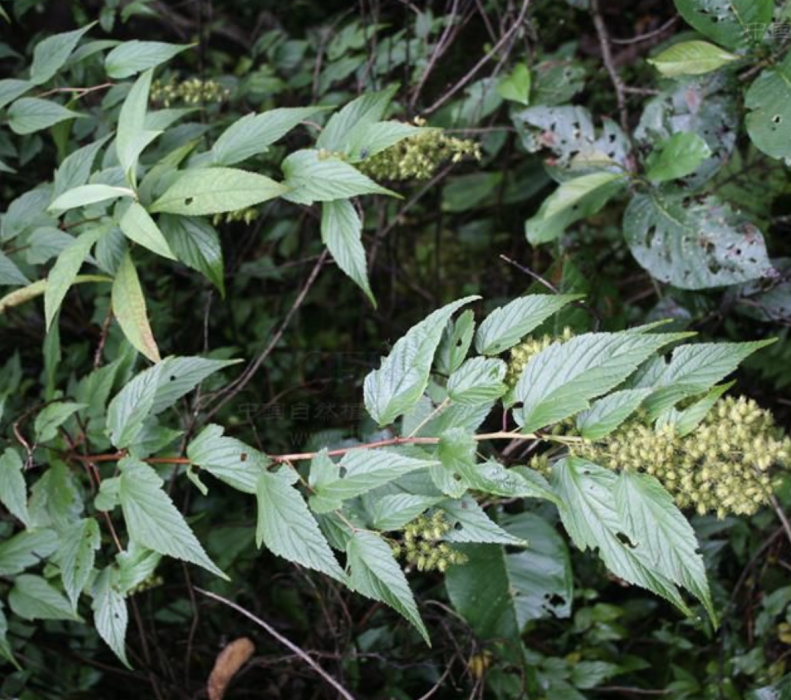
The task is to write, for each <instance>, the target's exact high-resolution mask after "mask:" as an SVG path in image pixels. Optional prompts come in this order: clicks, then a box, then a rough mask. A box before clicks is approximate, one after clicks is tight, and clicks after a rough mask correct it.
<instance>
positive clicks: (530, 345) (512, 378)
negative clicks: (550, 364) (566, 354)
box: [505, 328, 574, 389]
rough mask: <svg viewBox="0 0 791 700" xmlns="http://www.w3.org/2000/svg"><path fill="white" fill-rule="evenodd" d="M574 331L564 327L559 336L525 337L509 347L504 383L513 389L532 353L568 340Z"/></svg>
mask: <svg viewBox="0 0 791 700" xmlns="http://www.w3.org/2000/svg"><path fill="white" fill-rule="evenodd" d="M573 335H574V333H573V332H572V330H571V328H564V329H563V333H562V334H561V335H560V336H553V335H544V336H541V337H540V338H530V337H528V338H526V339H525V340H523V341H522V342H521V343H519V345H515V346H514V347H513V348H511V354H510V357H509V358H508V369H507V370H506V373H505V383H506V385H507V386H508V387H509V388H511V389H513V388H514V387H515V386H516V383H517V382H518V381H519V377H521V376H522V370H524V368H525V366H526V365H527V363H528V362H530V359H531V358H532V357H533V356H534V355H538V353H540V352H541V351H542V350H546V349H547V348H548V347H549V346H550V345H552V343H556V342H565V341H567V340H570V339H571V338H572V336H573Z"/></svg>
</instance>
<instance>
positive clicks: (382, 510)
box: [371, 493, 444, 531]
mask: <svg viewBox="0 0 791 700" xmlns="http://www.w3.org/2000/svg"><path fill="white" fill-rule="evenodd" d="M443 500H444V498H443V497H442V496H420V495H416V494H412V493H397V494H390V495H387V496H382V497H381V498H379V499H377V500H376V503H374V506H373V508H372V512H371V518H372V520H373V526H374V527H375V528H376V529H377V530H384V531H386V530H400V529H401V528H402V527H404V525H406V524H407V523H408V522H411V521H412V520H414V519H415V518H417V517H418V516H419V515H420V514H421V513H423V512H424V511H425V510H427V509H428V508H431V507H432V506H435V505H437V503H440V502H441V501H443Z"/></svg>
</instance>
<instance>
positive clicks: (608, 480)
mask: <svg viewBox="0 0 791 700" xmlns="http://www.w3.org/2000/svg"><path fill="white" fill-rule="evenodd" d="M552 485H553V486H554V487H555V490H556V491H557V493H558V496H560V499H561V501H562V502H563V507H561V509H560V517H561V520H562V521H563V525H564V526H565V528H566V530H567V531H568V533H569V535H570V536H571V539H572V540H574V543H575V544H576V545H577V547H579V548H580V549H581V550H582V551H585V550H586V549H591V550H595V549H598V550H599V556H601V558H602V560H603V561H604V563H605V564H606V566H607V568H608V569H609V570H610V571H612V573H614V574H615V575H616V576H618V577H620V578H622V579H624V580H625V581H627V582H629V583H632V584H635V585H638V586H642V587H643V588H647V589H648V590H650V591H653V592H654V593H656V594H657V595H660V596H662V597H663V598H665V599H666V600H668V601H670V602H671V603H673V605H675V606H676V607H677V608H679V609H680V610H682V611H683V612H684V613H685V614H687V615H690V616H691V615H692V612H691V610H690V609H689V607H687V605H686V603H685V602H684V599H683V598H682V597H681V594H680V593H679V591H678V588H677V587H676V584H675V583H674V582H673V580H672V579H671V578H670V577H669V576H668V571H670V569H669V568H668V566H667V562H661V563H658V562H657V561H656V558H655V556H653V553H652V552H651V551H650V549H649V546H648V545H647V544H646V543H645V542H644V541H643V540H642V539H641V538H640V537H638V534H636V533H634V532H632V529H631V525H630V523H629V522H626V521H625V519H624V514H623V512H619V510H618V509H617V506H616V503H615V490H616V488H617V485H618V476H617V475H616V474H615V473H614V472H612V471H609V470H607V469H604V468H603V467H600V466H598V465H596V464H593V463H592V462H588V461H586V460H584V459H579V458H576V457H570V458H567V459H564V460H561V461H560V462H558V463H557V464H555V466H554V468H553V470H552Z"/></svg>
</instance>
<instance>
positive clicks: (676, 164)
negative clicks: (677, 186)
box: [645, 131, 711, 182]
mask: <svg viewBox="0 0 791 700" xmlns="http://www.w3.org/2000/svg"><path fill="white" fill-rule="evenodd" d="M710 156H711V149H710V148H709V146H708V144H707V143H706V142H705V141H704V140H703V139H702V138H701V137H700V136H698V134H696V133H694V132H691V131H680V132H679V133H677V134H673V136H671V137H670V138H669V139H665V140H664V141H660V142H659V143H658V144H657V145H656V148H654V150H653V151H652V152H651V155H650V156H648V158H647V160H646V163H645V165H646V175H647V176H648V179H649V180H651V181H652V182H667V181H668V180H676V179H677V178H680V177H686V176H687V175H690V174H692V173H694V172H695V171H696V170H697V169H698V168H699V167H700V164H701V163H702V162H703V161H704V160H706V158H709V157H710Z"/></svg>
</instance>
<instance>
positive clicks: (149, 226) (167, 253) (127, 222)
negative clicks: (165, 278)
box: [118, 202, 176, 260]
mask: <svg viewBox="0 0 791 700" xmlns="http://www.w3.org/2000/svg"><path fill="white" fill-rule="evenodd" d="M118 225H119V226H120V228H121V232H122V233H123V234H124V235H125V236H126V237H127V238H129V239H130V240H132V241H134V242H135V243H139V244H140V245H141V246H143V247H144V248H148V249H149V250H150V251H153V252H154V253H156V254H157V255H161V256H162V257H163V258H168V259H170V260H175V259H176V256H175V255H174V254H173V251H172V250H171V249H170V246H169V245H168V242H167V240H166V239H165V237H164V236H163V235H162V232H161V231H160V230H159V227H158V226H157V225H156V222H155V221H154V220H153V219H152V218H151V215H150V214H149V213H148V212H147V211H146V210H145V209H144V208H143V207H142V206H141V205H140V204H138V203H137V202H132V203H131V204H130V205H129V208H128V209H127V210H126V212H125V213H124V215H123V216H122V217H121V221H120V222H119V224H118Z"/></svg>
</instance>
